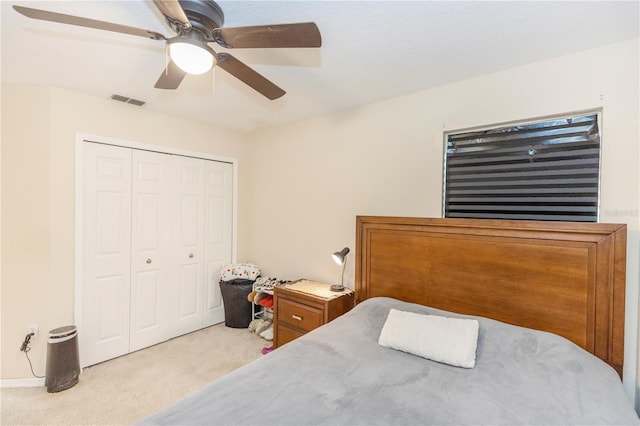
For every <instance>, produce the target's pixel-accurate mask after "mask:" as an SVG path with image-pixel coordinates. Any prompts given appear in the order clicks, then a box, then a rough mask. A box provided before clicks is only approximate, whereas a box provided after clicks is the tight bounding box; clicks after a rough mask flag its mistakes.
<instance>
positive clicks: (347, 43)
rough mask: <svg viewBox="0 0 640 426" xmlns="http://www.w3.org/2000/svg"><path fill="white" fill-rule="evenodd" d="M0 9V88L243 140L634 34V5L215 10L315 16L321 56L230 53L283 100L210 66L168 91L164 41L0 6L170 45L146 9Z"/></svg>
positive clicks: (265, 20)
mask: <svg viewBox="0 0 640 426" xmlns="http://www.w3.org/2000/svg"><path fill="white" fill-rule="evenodd" d="M1 3H2V4H1V6H2V9H1V12H0V13H1V20H2V27H1V37H2V62H1V67H2V68H1V70H2V74H1V75H2V81H7V82H27V83H43V84H50V85H54V86H60V87H63V88H68V89H71V90H76V91H80V92H86V93H89V94H93V95H96V96H100V97H103V98H109V97H110V96H111V94H114V93H117V94H121V95H125V96H128V97H132V98H136V99H141V100H144V101H146V102H147V104H146V105H144V106H143V107H142V108H146V109H149V110H154V111H161V112H165V113H169V114H175V115H182V116H188V117H191V118H193V119H196V120H201V121H205V122H208V123H211V124H213V125H216V126H220V127H223V128H227V129H230V130H233V131H238V132H243V133H250V132H253V131H256V130H260V129H264V128H267V127H272V126H279V125H282V124H286V123H291V122H295V121H298V120H301V119H304V118H308V117H312V116H318V115H324V114H329V113H332V112H335V111H340V110H344V109H347V108H351V107H354V106H358V105H362V104H367V103H371V102H375V101H378V100H383V99H388V98H392V97H395V96H399V95H403V94H407V93H411V92H415V91H418V90H421V89H426V88H430V87H434V86H437V85H441V84H445V83H449V82H453V81H458V80H463V79H467V78H470V77H474V76H477V75H482V74H487V73H491V72H495V71H498V70H502V69H506V68H510V67H514V66H517V65H521V64H526V63H530V62H534V61H538V60H541V59H545V58H549V57H554V56H560V55H564V54H568V53H571V52H576V51H580V50H584V49H589V48H592V47H597V46H601V45H605V44H609V43H613V42H616V41H621V40H625V39H628V38H632V37H636V36H638V33H639V27H640V24H639V21H640V18H639V10H640V8H639V6H640V2H638V1H625V2H623V1H586V2H582V1H522V2H520V1H328V0H324V1H311V0H307V1H271V0H263V1H243V0H234V1H218V4H219V5H220V6H221V7H222V9H223V10H224V13H225V24H224V26H225V27H237V26H244V25H259V24H278V23H294V22H307V21H314V22H315V23H316V24H317V25H318V27H319V28H320V32H321V34H322V39H323V45H322V47H321V48H319V49H235V50H229V52H230V53H232V54H233V55H234V56H236V57H237V58H238V59H240V60H241V61H243V62H245V63H246V64H247V65H250V66H251V67H253V68H254V69H256V70H257V71H258V72H260V73H261V74H262V75H264V76H265V77H267V78H268V79H270V80H272V81H273V82H274V83H276V84H277V85H279V86H280V87H282V88H283V89H285V90H286V91H287V94H286V95H285V96H284V97H282V98H280V99H277V100H275V101H269V100H267V99H266V98H264V97H262V96H261V95H260V94H258V93H257V92H255V91H253V90H252V89H250V88H248V87H247V86H245V85H244V84H243V83H241V82H240V81H238V80H236V79H235V78H233V77H231V76H230V75H229V74H227V73H226V72H225V71H223V70H221V69H216V70H215V72H214V73H208V74H205V75H203V76H187V77H186V78H185V79H184V81H183V82H182V84H181V86H180V87H179V88H178V90H175V91H166V90H158V89H154V87H153V85H154V84H155V82H156V80H157V79H158V77H159V76H160V73H161V72H162V70H163V69H164V66H165V56H164V55H165V50H164V42H162V41H153V40H150V39H145V38H141V37H135V36H128V35H124V34H116V33H110V32H105V31H100V30H92V29H86V28H79V27H73V26H69V25H64V24H56V23H51V22H44V21H37V20H32V19H29V18H26V17H24V16H22V15H19V14H18V13H16V12H15V11H14V10H13V9H12V8H11V5H13V4H20V5H23V6H28V7H33V8H40V9H46V10H51V11H55V12H59V13H66V14H71V15H78V16H83V17H88V18H93V19H99V20H103V21H109V22H116V23H120V24H125V25H128V26H134V27H139V28H144V29H148V30H152V31H156V32H160V33H162V34H164V35H166V36H173V33H172V32H171V30H170V29H169V27H168V26H167V25H166V24H165V22H164V20H163V17H162V15H161V14H160V13H159V12H158V11H157V9H156V8H155V6H154V5H153V3H151V2H147V1H140V0H130V1H93V0H89V1H87V0H83V1H23V0H20V1H8V0H2V2H1ZM212 47H213V48H214V49H216V50H217V51H225V50H224V49H221V48H218V46H217V45H215V44H214V45H212ZM579 72H580V70H576V73H579ZM114 102H115V101H114ZM123 107H127V108H133V107H132V106H130V105H123Z"/></svg>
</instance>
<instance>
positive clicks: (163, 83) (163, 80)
mask: <svg viewBox="0 0 640 426" xmlns="http://www.w3.org/2000/svg"><path fill="white" fill-rule="evenodd" d="M186 74H187V73H186V72H184V71H183V70H182V69H181V68H180V67H178V66H177V65H176V64H175V63H174V62H173V61H172V60H171V59H169V63H168V64H167V67H166V68H165V70H164V71H162V74H161V75H160V78H159V79H158V81H156V84H155V85H154V86H153V87H155V88H156V89H177V88H178V86H179V85H180V83H182V79H183V78H184V76H185V75H186Z"/></svg>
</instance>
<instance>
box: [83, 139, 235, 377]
mask: <svg viewBox="0 0 640 426" xmlns="http://www.w3.org/2000/svg"><path fill="white" fill-rule="evenodd" d="M82 149H83V172H82V173H83V176H82V186H83V188H82V208H83V211H82V217H81V218H80V219H79V220H82V221H83V231H82V233H83V234H82V235H83V237H82V241H83V242H82V244H83V247H82V262H83V272H82V273H83V276H82V294H81V300H82V321H81V323H82V326H81V333H82V339H80V354H81V362H82V365H83V366H87V365H93V364H97V363H99V362H102V361H105V360H108V359H111V358H115V357H117V356H120V355H124V354H126V353H129V352H132V351H135V350H138V349H142V348H145V347H148V346H151V345H153V344H156V343H160V342H163V341H165V340H168V339H170V338H172V337H176V336H179V335H181V334H185V333H189V332H191V331H195V330H199V329H201V328H203V327H206V326H209V325H213V324H217V323H220V322H222V321H224V308H223V306H222V297H221V295H220V286H219V283H218V277H219V273H220V269H221V268H222V267H224V266H225V265H227V264H228V263H230V262H231V260H232V245H233V242H232V233H233V217H232V216H233V164H231V163H223V162H218V161H212V160H204V159H200V158H192V157H186V156H181V155H172V154H163V153H158V152H152V151H144V150H138V149H132V148H125V147H117V146H111V145H104V144H99V143H90V142H87V143H85V144H84V145H83V148H82ZM79 300H80V299H79Z"/></svg>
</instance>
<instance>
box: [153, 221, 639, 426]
mask: <svg viewBox="0 0 640 426" xmlns="http://www.w3.org/2000/svg"><path fill="white" fill-rule="evenodd" d="M625 251H626V226H625V225H619V224H579V223H552V222H528V221H493V220H467V219H426V218H403V217H378V216H358V217H357V218H356V267H355V268H356V271H355V275H356V283H355V291H356V301H357V305H356V306H355V307H354V308H353V309H352V310H351V311H349V312H347V313H346V314H344V315H343V316H341V317H339V318H337V319H335V320H334V321H332V322H330V323H328V324H326V325H324V326H322V327H320V328H318V329H316V330H314V331H312V332H310V333H308V334H306V335H304V336H302V337H300V338H298V339H296V340H294V341H293V342H290V343H288V344H286V345H284V346H282V347H280V348H278V349H276V350H275V351H273V352H271V353H270V354H268V355H266V356H264V357H262V358H260V359H258V360H256V361H254V362H252V363H250V364H248V365H246V366H244V367H242V368H240V369H238V370H236V371H234V372H232V373H230V374H228V375H226V376H224V377H222V378H220V379H217V380H216V381H214V382H212V383H211V384H210V385H208V386H207V387H206V388H204V389H202V390H201V391H199V392H197V393H196V394H194V395H192V396H190V397H188V398H186V399H185V400H183V401H180V402H178V403H177V404H176V405H174V406H172V407H169V408H167V409H165V410H163V411H161V412H160V413H158V414H156V415H154V416H152V417H150V418H148V419H145V420H144V421H143V422H142V423H143V424H209V425H214V424H220V425H222V424H224V425H231V424H260V425H284V424H291V425H301V424H331V425H359V424H362V425H370V424H382V425H388V424H402V425H405V424H407V425H408V424H421V425H425V424H639V423H640V422H639V420H638V417H637V415H636V413H635V411H634V410H633V406H632V404H631V402H630V401H629V399H628V397H627V395H626V394H625V392H624V390H623V387H622V384H621V381H620V374H621V371H622V367H623V361H624V359H623V353H624V339H623V336H624V288H625V268H626V260H625V256H626V254H625ZM395 313H402V314H403V315H406V316H407V318H411V319H412V321H413V320H414V319H416V322H415V324H419V323H421V321H422V320H423V319H429V320H430V319H442V320H443V321H449V322H456V323H457V322H464V324H470V323H474V324H476V326H477V328H476V330H477V334H476V336H475V344H476V345H475V346H473V348H472V349H473V351H472V354H473V356H474V360H473V366H472V368H469V366H467V367H466V368H462V367H458V366H453V365H450V364H449V363H448V362H449V358H447V357H445V358H444V359H438V360H439V362H436V361H433V360H432V359H433V358H432V359H428V354H427V356H426V357H425V355H424V354H421V355H422V356H416V355H414V354H411V353H408V352H406V351H403V350H396V349H392V348H389V347H386V346H382V345H381V344H380V342H382V338H381V336H382V335H389V336H391V337H395V336H396V335H397V334H408V335H410V336H416V338H415V339H414V341H422V340H421V338H418V337H417V336H418V335H419V333H418V331H416V332H415V333H414V329H413V327H414V325H413V324H414V323H413V322H406V321H405V322H401V323H398V324H401V325H402V326H401V327H400V328H397V327H396V328H391V325H390V324H391V319H392V314H395ZM394 318H395V317H394ZM394 324H395V323H394ZM396 326H397V324H396ZM390 330H393V333H391V331H390ZM416 330H417V329H416ZM451 330H452V331H451V334H448V335H447V336H448V337H444V338H439V340H438V341H439V342H443V341H448V340H449V339H451V340H452V341H454V340H455V338H456V333H457V332H456V331H455V329H453V328H452V329H451ZM412 333H413V334H412ZM420 336H423V337H424V335H421V334H420ZM424 340H425V341H426V340H429V337H428V336H427V337H426V338H425V339H424ZM436 359H437V358H436Z"/></svg>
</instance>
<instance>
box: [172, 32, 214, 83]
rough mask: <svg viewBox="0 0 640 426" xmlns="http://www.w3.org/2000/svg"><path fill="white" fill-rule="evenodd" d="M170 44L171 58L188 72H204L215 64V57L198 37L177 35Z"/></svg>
mask: <svg viewBox="0 0 640 426" xmlns="http://www.w3.org/2000/svg"><path fill="white" fill-rule="evenodd" d="M168 44H169V56H170V57H171V60H172V61H173V62H174V63H175V64H176V65H177V66H178V67H180V68H181V69H182V70H183V71H184V72H186V73H189V74H204V73H205V72H207V71H209V70H210V69H211V67H212V66H213V65H214V61H215V58H214V57H213V55H212V54H211V52H209V51H208V50H207V49H206V48H205V47H204V46H203V45H204V43H202V42H200V41H199V40H197V39H194V38H191V37H176V38H174V39H171V40H169V43H168Z"/></svg>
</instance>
